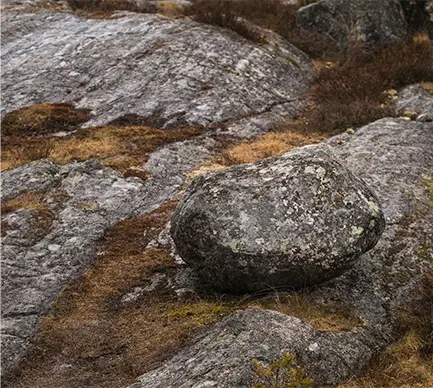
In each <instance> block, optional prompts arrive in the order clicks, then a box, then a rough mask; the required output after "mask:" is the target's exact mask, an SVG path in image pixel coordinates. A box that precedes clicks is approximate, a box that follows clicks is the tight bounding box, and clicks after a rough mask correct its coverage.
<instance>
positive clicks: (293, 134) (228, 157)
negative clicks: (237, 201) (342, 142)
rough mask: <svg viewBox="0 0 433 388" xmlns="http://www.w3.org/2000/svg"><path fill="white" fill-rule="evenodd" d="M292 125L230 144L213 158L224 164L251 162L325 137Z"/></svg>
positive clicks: (316, 141) (319, 140)
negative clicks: (300, 129)
mask: <svg viewBox="0 0 433 388" xmlns="http://www.w3.org/2000/svg"><path fill="white" fill-rule="evenodd" d="M294 126H295V125H293V127H290V128H284V129H283V128H280V131H279V132H270V133H267V134H265V135H263V136H260V137H258V138H257V139H254V140H252V141H249V142H244V143H240V144H237V145H234V146H231V147H229V148H227V149H226V150H225V151H223V152H222V154H221V155H218V156H217V157H216V158H215V159H216V160H217V161H218V162H220V163H221V164H223V165H226V166H229V165H233V164H242V163H251V162H255V161H258V160H262V159H265V158H267V157H269V156H277V155H281V154H283V153H285V152H288V151H291V150H293V149H294V148H297V147H302V146H304V145H308V144H314V143H319V142H321V141H323V140H325V139H326V137H325V136H323V135H322V134H318V133H302V132H299V131H296V129H295V128H294Z"/></svg>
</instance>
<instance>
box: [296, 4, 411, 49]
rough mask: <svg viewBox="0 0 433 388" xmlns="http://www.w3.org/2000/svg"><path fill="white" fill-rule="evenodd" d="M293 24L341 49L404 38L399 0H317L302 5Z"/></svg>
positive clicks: (402, 14)
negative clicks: (322, 37) (304, 5)
mask: <svg viewBox="0 0 433 388" xmlns="http://www.w3.org/2000/svg"><path fill="white" fill-rule="evenodd" d="M296 23H297V25H298V27H300V28H304V29H307V30H312V31H315V32H316V33H318V34H319V35H322V36H324V37H326V38H329V39H331V40H333V41H334V42H335V43H336V44H337V45H338V46H340V47H341V48H343V49H347V48H349V47H351V46H354V45H356V44H359V43H362V44H366V45H370V46H386V45H391V44H395V43H398V42H401V41H402V40H404V38H405V37H406V33H407V26H406V21H405V17H404V13H403V9H402V7H401V5H400V2H399V0H381V1H375V0H356V1H345V0H320V1H318V2H316V3H313V4H310V5H307V6H306V7H303V8H301V9H300V10H299V11H298V14H297V17H296Z"/></svg>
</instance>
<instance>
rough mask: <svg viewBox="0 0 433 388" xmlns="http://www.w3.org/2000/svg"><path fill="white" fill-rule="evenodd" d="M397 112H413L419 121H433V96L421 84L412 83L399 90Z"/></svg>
mask: <svg viewBox="0 0 433 388" xmlns="http://www.w3.org/2000/svg"><path fill="white" fill-rule="evenodd" d="M395 108H396V110H397V112H401V113H409V114H411V113H412V114H413V115H414V116H415V117H416V120H417V121H433V96H432V95H431V94H429V93H427V92H426V91H425V90H424V89H423V88H422V87H421V86H419V85H411V86H408V87H406V88H404V89H402V90H401V91H400V92H399V95H398V100H397V101H396V104H395Z"/></svg>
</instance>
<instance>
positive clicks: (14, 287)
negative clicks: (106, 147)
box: [1, 142, 210, 373]
mask: <svg viewBox="0 0 433 388" xmlns="http://www.w3.org/2000/svg"><path fill="white" fill-rule="evenodd" d="M181 145H182V143H179V144H178V146H179V149H182V146H181ZM185 149H188V152H189V155H190V159H187V158H185V160H184V161H183V160H182V159H181V158H176V155H175V153H176V149H173V148H171V155H172V158H173V159H176V160H177V163H176V168H169V165H171V162H172V159H167V160H163V159H161V160H160V162H159V163H160V168H161V169H162V170H163V171H164V173H163V174H159V175H158V173H157V171H155V174H154V176H152V177H151V178H150V179H148V180H147V181H146V182H142V181H141V180H140V179H138V178H124V177H123V176H122V175H121V174H120V173H118V172H116V171H114V170H112V169H110V168H105V167H103V166H101V165H100V164H99V163H98V162H97V161H95V160H89V161H86V162H84V163H72V164H68V165H65V166H58V165H56V164H55V163H53V162H52V161H50V160H39V161H36V162H33V163H30V164H28V165H25V166H22V167H18V168H16V169H11V170H8V171H5V172H3V173H2V175H1V179H2V188H3V189H2V195H3V198H2V200H7V199H11V198H14V197H16V196H18V195H19V194H21V193H23V192H26V191H28V190H37V191H43V192H45V193H46V196H47V198H46V200H45V201H46V203H47V206H48V207H49V209H50V211H51V212H52V216H53V221H52V225H51V226H50V228H48V230H47V232H46V234H45V235H38V236H35V229H34V227H35V225H36V224H35V222H36V223H37V219H36V213H35V212H34V211H32V210H27V209H19V210H17V211H15V212H12V213H9V214H4V215H2V221H3V222H4V223H5V225H7V227H6V228H4V229H3V230H2V232H3V234H4V235H3V237H2V263H1V268H2V270H1V276H2V293H1V297H2V373H5V372H8V371H10V370H11V369H12V368H13V367H14V366H15V365H16V364H17V363H18V362H19V361H20V360H21V359H22V357H24V356H25V354H26V352H27V350H28V349H29V346H30V343H31V340H32V338H33V336H34V334H35V333H36V331H37V330H38V327H39V325H40V323H41V320H42V318H43V317H44V316H45V315H46V314H48V313H49V311H50V307H51V303H52V301H53V300H54V299H55V297H56V295H57V293H58V292H59V291H60V290H61V289H62V288H63V287H64V286H65V285H66V284H68V283H70V282H71V281H72V280H74V279H75V278H77V277H79V276H80V275H81V274H82V273H83V272H84V271H85V270H86V269H87V268H88V267H89V266H90V265H91V263H92V261H93V258H94V257H95V254H96V246H97V244H96V243H97V241H98V239H99V238H100V237H101V236H102V235H103V234H104V232H105V231H106V230H107V229H109V228H110V227H112V226H114V225H115V224H116V223H117V222H119V221H121V220H123V219H125V218H129V217H135V216H138V215H141V214H145V213H148V212H150V211H153V210H155V209H156V208H158V207H159V206H160V205H162V204H163V203H165V202H167V201H168V200H170V199H172V198H173V197H175V196H176V195H179V193H180V192H181V186H182V184H183V182H184V179H185V178H184V176H183V173H184V172H186V171H188V170H189V169H190V168H191V167H193V166H194V165H195V164H201V163H203V161H204V159H206V158H207V157H208V156H209V154H210V153H209V151H208V152H205V148H204V146H203V142H199V143H198V144H197V147H196V151H197V152H196V153H194V149H195V148H194V144H191V143H188V144H187V145H185ZM193 155H195V158H194V157H193ZM193 160H194V162H193ZM166 164H167V167H164V166H165V165H166ZM57 190H60V191H62V192H63V193H64V194H65V196H64V197H65V198H64V199H63V200H62V201H61V203H56V202H55V201H53V199H50V198H49V196H50V194H51V193H53V192H55V191H57ZM36 237H37V238H36Z"/></svg>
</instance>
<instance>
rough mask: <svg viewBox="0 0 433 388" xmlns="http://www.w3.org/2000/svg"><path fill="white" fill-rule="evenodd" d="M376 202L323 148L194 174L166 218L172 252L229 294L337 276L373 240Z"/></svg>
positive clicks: (378, 217)
mask: <svg viewBox="0 0 433 388" xmlns="http://www.w3.org/2000/svg"><path fill="white" fill-rule="evenodd" d="M384 226H385V225H384V220H383V215H382V212H381V210H380V206H379V204H378V203H377V201H376V199H375V198H374V196H373V195H372V194H371V192H370V191H369V190H368V189H367V188H366V187H365V184H364V183H363V182H362V181H360V180H359V179H357V178H355V177H354V176H353V175H352V174H351V173H350V172H349V171H348V170H347V169H346V168H345V167H343V166H342V165H341V164H340V163H339V162H337V161H336V160H335V159H334V158H333V157H332V155H331V154H330V153H329V151H328V149H327V147H326V146H308V147H304V148H301V149H299V150H297V151H294V152H289V153H287V154H285V155H283V156H282V157H278V158H269V159H266V160H264V161H260V162H256V163H251V164H247V165H242V166H235V167H232V168H229V169H226V170H222V171H218V172H216V173H212V174H209V175H201V176H200V177H199V178H197V179H196V180H195V181H194V182H193V183H192V184H191V186H190V187H189V188H188V190H187V191H186V193H185V195H184V197H183V199H182V201H181V202H180V203H179V205H178V207H177V209H176V211H175V212H174V214H173V218H172V224H171V234H172V237H173V240H174V242H175V244H176V247H177V250H178V252H179V254H180V256H181V257H182V258H183V259H184V260H185V261H186V262H187V263H188V264H189V265H191V266H192V267H193V268H195V269H196V270H197V271H198V273H199V275H200V276H201V277H202V278H203V280H204V281H205V282H206V283H209V284H212V286H213V287H215V288H216V289H218V290H223V291H228V292H235V293H238V292H245V291H249V292H254V291H258V290H262V289H266V288H269V287H271V288H274V287H275V288H281V287H286V288H291V287H294V288H300V287H303V286H311V285H315V284H318V283H321V282H323V281H326V280H329V279H331V278H333V277H335V276H338V275H340V274H341V273H342V272H343V271H344V270H346V269H348V268H350V267H351V266H352V265H353V263H354V261H355V260H356V259H357V258H358V257H359V256H360V255H361V254H362V253H364V252H365V251H367V250H369V249H371V248H372V247H373V246H374V245H375V244H376V242H377V241H378V239H379V237H380V235H381V233H382V231H383V229H384Z"/></svg>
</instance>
